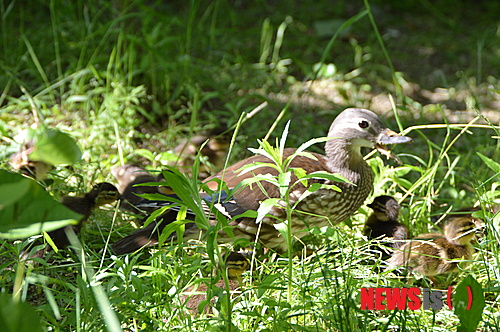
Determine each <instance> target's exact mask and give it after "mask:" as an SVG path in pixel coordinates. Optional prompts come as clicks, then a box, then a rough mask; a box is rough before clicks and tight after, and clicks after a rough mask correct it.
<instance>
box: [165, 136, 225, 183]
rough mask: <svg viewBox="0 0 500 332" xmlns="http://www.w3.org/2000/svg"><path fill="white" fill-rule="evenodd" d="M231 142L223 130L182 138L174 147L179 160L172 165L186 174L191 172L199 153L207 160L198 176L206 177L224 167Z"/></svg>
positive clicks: (201, 166)
mask: <svg viewBox="0 0 500 332" xmlns="http://www.w3.org/2000/svg"><path fill="white" fill-rule="evenodd" d="M229 143H230V136H229V135H227V134H224V133H221V130H213V131H211V132H210V133H208V134H200V135H195V136H193V137H190V138H185V139H182V140H181V141H180V142H179V144H177V146H175V147H174V149H173V153H174V154H175V155H176V156H177V160H176V161H175V162H173V163H171V164H170V165H171V166H175V167H177V168H178V169H180V170H181V171H182V172H184V173H186V174H191V169H192V166H193V163H194V159H195V158H196V155H197V154H198V153H199V154H200V155H201V156H202V157H203V158H204V159H205V160H204V161H203V162H202V163H201V165H200V169H199V173H198V177H199V178H200V179H205V178H207V177H208V176H209V175H210V174H213V173H214V171H220V170H221V169H222V168H223V167H224V164H225V162H226V158H227V154H228V150H229Z"/></svg>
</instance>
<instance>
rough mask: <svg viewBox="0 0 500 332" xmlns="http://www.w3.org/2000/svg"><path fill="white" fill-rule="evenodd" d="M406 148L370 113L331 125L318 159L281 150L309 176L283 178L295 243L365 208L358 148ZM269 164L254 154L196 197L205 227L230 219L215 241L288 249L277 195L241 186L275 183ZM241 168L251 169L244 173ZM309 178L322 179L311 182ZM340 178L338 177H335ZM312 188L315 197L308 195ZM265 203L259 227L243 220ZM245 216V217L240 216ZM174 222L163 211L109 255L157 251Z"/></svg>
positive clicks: (367, 187) (366, 170)
mask: <svg viewBox="0 0 500 332" xmlns="http://www.w3.org/2000/svg"><path fill="white" fill-rule="evenodd" d="M411 141H412V139H411V138H410V137H407V136H403V135H400V134H397V133H396V132H394V131H392V130H390V129H388V128H387V127H386V126H385V125H384V124H383V123H382V121H381V120H380V118H379V117H378V116H377V115H376V114H375V113H373V112H372V111H370V110H366V109H360V108H348V109H346V110H344V111H342V112H341V113H340V114H339V115H338V116H337V117H336V118H335V119H334V121H333V122H332V125H331V126H330V129H329V131H328V139H327V140H326V143H325V154H324V155H323V154H319V153H313V152H307V151H302V150H300V151H299V150H297V149H294V148H286V149H283V151H282V158H283V160H286V159H287V158H288V160H289V166H288V167H289V169H302V171H301V172H302V173H303V174H308V175H309V178H308V179H307V184H306V183H305V182H306V181H298V178H297V174H298V172H290V173H289V174H290V181H289V183H290V185H289V187H288V190H289V193H290V195H289V199H288V201H289V203H290V206H292V207H293V214H292V218H291V220H290V222H291V229H292V235H293V237H294V238H297V239H300V238H302V237H304V236H306V235H307V234H308V233H309V232H308V229H310V228H311V227H323V226H331V225H335V224H338V223H340V222H342V221H344V220H346V219H347V218H349V217H350V216H351V215H353V214H354V213H355V212H356V211H357V210H358V208H359V207H360V206H361V205H362V204H363V203H364V201H365V200H366V199H367V197H368V195H369V194H370V193H371V192H372V190H373V178H374V176H373V172H372V170H371V167H370V166H369V165H368V164H367V163H366V161H365V160H364V159H363V154H362V152H361V150H362V148H365V147H367V148H376V149H377V150H379V151H387V150H388V148H387V146H386V145H387V144H400V143H408V142H411ZM272 164H273V162H272V160H270V158H269V157H268V156H266V155H265V154H256V155H254V156H251V157H249V158H246V159H244V160H241V161H239V162H237V163H235V164H233V165H232V166H229V167H228V168H226V169H225V170H223V171H221V172H220V173H217V174H215V175H213V176H211V177H209V178H207V179H206V180H204V186H205V188H206V189H205V191H202V192H200V193H199V195H200V197H201V199H202V201H203V202H204V203H203V204H204V210H205V213H206V214H207V215H208V219H209V222H210V224H211V225H216V224H217V223H218V220H219V218H218V217H217V216H216V214H222V215H223V216H225V217H227V218H228V219H229V226H230V227H231V232H229V234H228V233H227V232H225V231H224V230H221V231H219V232H218V241H219V242H233V241H235V239H246V240H248V241H250V243H256V242H258V243H260V244H262V245H263V246H264V247H266V248H268V249H271V250H275V251H277V252H285V251H286V250H287V248H288V242H287V239H286V238H285V237H284V236H282V235H281V233H280V232H279V230H278V228H279V227H280V225H279V224H281V223H282V222H283V220H285V219H286V217H287V213H286V209H284V208H283V205H284V204H285V202H284V201H283V200H282V197H281V193H280V192H281V190H280V188H279V187H277V186H276V185H274V184H273V183H271V182H270V181H264V180H259V181H258V182H257V183H253V184H252V185H245V186H242V185H241V184H242V183H244V182H245V181H251V180H252V179H253V178H254V177H277V176H278V175H279V171H278V170H277V169H276V168H275V167H273V165H272ZM245 167H247V168H248V167H250V168H249V169H247V170H246V171H242V169H244V168H245ZM315 173H316V174H318V173H320V174H323V175H324V176H315ZM339 175H340V177H337V176H339ZM341 178H344V179H345V180H344V181H343V180H341ZM221 182H224V184H225V187H224V190H221V189H220V185H219V184H220V183H221ZM310 186H313V188H315V190H309V191H308V188H310ZM174 189H175V188H174ZM339 189H340V190H339ZM207 190H208V192H207ZM214 193H215V194H214ZM269 198H272V199H275V200H276V202H277V204H275V205H273V206H272V207H271V208H269V211H268V212H267V214H266V216H264V217H263V219H262V221H261V222H259V223H257V222H256V218H255V217H254V216H249V213H252V211H253V213H254V214H255V211H257V210H258V209H259V207H260V206H261V204H262V202H264V201H266V200H268V199H269ZM177 200H179V198H178V197H177ZM154 203H155V204H158V205H157V208H160V207H166V206H171V205H172V203H171V202H168V201H165V202H154ZM145 204H148V203H147V202H145ZM208 204H213V205H214V208H215V209H217V213H216V214H214V213H212V212H210V209H208V208H207V205H208ZM177 209H178V207H177ZM212 211H213V210H212ZM243 213H246V215H243V216H241V217H238V216H240V215H242V214H243ZM195 218H196V214H195V213H194V212H193V211H188V212H187V216H186V219H189V220H191V221H194V220H195ZM175 220H177V212H176V208H170V209H167V210H166V211H165V212H164V213H163V214H162V215H161V216H159V217H158V218H157V219H155V220H154V221H153V222H151V223H149V224H148V225H147V226H145V227H144V228H141V229H138V230H136V231H134V232H133V233H132V234H130V235H127V236H125V237H123V238H121V239H120V240H118V241H117V242H115V243H114V244H113V247H112V248H113V251H114V252H115V253H116V254H117V255H120V254H127V253H131V252H134V251H137V250H139V249H141V248H144V247H150V246H154V245H156V244H158V239H159V234H161V232H162V230H163V229H164V228H165V227H166V226H167V225H170V224H172V222H173V221H175ZM203 233H204V231H203V230H201V229H200V228H198V227H197V225H196V223H195V222H188V223H187V224H186V225H185V231H184V237H183V238H184V239H185V240H187V239H198V238H200V237H202V236H203ZM175 236H176V235H175V234H172V235H171V236H170V238H169V239H174V238H175Z"/></svg>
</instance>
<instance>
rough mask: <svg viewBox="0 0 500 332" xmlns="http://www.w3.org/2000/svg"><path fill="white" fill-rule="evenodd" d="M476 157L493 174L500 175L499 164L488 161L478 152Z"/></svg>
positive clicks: (488, 159) (491, 160)
mask: <svg viewBox="0 0 500 332" xmlns="http://www.w3.org/2000/svg"><path fill="white" fill-rule="evenodd" d="M476 153H477V155H478V156H479V157H480V158H481V159H482V160H483V162H484V163H485V164H486V166H488V167H489V168H490V169H491V170H492V171H493V172H495V173H497V174H498V173H500V164H499V163H497V162H496V161H494V160H493V159H490V158H488V157H486V156H485V155H484V154H481V153H479V152H476Z"/></svg>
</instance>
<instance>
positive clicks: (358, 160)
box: [325, 138, 369, 183]
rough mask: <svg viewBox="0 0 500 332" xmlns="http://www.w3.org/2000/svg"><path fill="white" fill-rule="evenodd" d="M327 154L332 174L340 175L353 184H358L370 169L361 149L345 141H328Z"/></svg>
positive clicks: (337, 139)
mask: <svg viewBox="0 0 500 332" xmlns="http://www.w3.org/2000/svg"><path fill="white" fill-rule="evenodd" d="M325 153H326V156H327V159H328V161H327V164H328V168H329V170H330V172H331V173H339V174H341V175H342V176H344V177H345V178H347V179H348V180H350V181H351V182H354V183H357V182H358V180H359V177H360V175H361V174H362V173H364V172H365V171H366V170H367V168H369V166H368V164H367V163H366V162H365V160H364V159H363V155H362V154H361V147H360V146H358V145H355V144H352V143H350V142H348V141H346V140H344V139H340V138H335V139H331V140H329V141H327V142H326V144H325Z"/></svg>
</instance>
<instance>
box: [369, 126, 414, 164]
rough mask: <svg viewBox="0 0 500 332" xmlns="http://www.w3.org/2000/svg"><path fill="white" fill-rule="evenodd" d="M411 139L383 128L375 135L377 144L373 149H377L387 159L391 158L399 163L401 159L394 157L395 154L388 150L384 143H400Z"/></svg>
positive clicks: (408, 141)
mask: <svg viewBox="0 0 500 332" xmlns="http://www.w3.org/2000/svg"><path fill="white" fill-rule="evenodd" d="M412 141H413V139H411V137H408V136H402V135H400V134H398V133H396V132H395V131H392V130H390V129H388V128H386V129H384V130H383V131H382V132H381V133H380V135H379V136H378V137H377V144H375V149H377V151H378V152H380V154H382V155H384V156H386V157H387V159H389V158H390V159H393V160H395V161H396V162H397V163H399V164H401V160H400V159H399V158H398V157H396V155H395V154H393V153H392V152H391V150H389V148H388V147H387V146H386V144H402V143H410V142H412Z"/></svg>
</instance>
